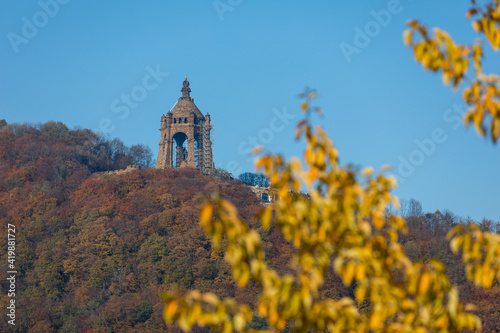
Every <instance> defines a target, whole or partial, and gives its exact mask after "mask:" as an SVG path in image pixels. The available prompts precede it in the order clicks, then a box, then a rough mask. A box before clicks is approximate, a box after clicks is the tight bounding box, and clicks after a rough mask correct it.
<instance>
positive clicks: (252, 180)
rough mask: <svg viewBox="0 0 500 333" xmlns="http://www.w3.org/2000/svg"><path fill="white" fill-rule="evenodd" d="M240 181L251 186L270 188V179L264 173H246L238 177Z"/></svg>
mask: <svg viewBox="0 0 500 333" xmlns="http://www.w3.org/2000/svg"><path fill="white" fill-rule="evenodd" d="M238 178H239V180H241V181H242V182H244V183H245V184H247V185H250V186H260V187H268V186H269V179H267V178H266V176H264V175H263V174H262V173H254V172H244V173H242V174H241V175H239V176H238Z"/></svg>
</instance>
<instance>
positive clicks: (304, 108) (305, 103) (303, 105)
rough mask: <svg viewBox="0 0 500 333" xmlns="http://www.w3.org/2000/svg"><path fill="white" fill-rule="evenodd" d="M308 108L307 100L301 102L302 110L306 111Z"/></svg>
mask: <svg viewBox="0 0 500 333" xmlns="http://www.w3.org/2000/svg"><path fill="white" fill-rule="evenodd" d="M308 108H309V104H308V103H307V102H304V103H302V108H301V109H302V111H306V110H307V109H308Z"/></svg>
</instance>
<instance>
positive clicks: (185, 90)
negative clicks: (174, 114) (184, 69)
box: [181, 76, 191, 99]
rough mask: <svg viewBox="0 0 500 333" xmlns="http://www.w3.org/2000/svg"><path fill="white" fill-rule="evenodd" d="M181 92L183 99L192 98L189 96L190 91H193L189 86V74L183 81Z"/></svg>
mask: <svg viewBox="0 0 500 333" xmlns="http://www.w3.org/2000/svg"><path fill="white" fill-rule="evenodd" d="M181 92H182V99H184V98H186V99H191V97H190V96H189V93H190V92H191V88H189V81H188V77H187V76H186V78H185V79H184V82H182V89H181Z"/></svg>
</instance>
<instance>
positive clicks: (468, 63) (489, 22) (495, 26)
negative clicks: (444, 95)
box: [404, 0, 500, 143]
mask: <svg viewBox="0 0 500 333" xmlns="http://www.w3.org/2000/svg"><path fill="white" fill-rule="evenodd" d="M471 4H472V7H471V9H470V10H468V11H467V13H466V16H467V18H468V19H471V20H472V28H473V29H474V30H475V31H476V32H477V33H478V34H479V37H480V38H478V39H477V40H476V41H475V42H474V43H471V44H469V45H465V44H458V43H456V42H455V41H454V40H453V38H452V37H451V36H450V35H449V34H448V33H447V32H446V31H443V30H441V29H439V28H434V29H433V33H431V32H429V30H428V28H427V27H426V26H425V25H423V24H421V23H420V22H419V21H417V20H413V21H410V22H408V26H409V27H410V29H408V30H406V31H405V33H404V41H405V44H406V45H408V46H410V47H411V48H412V49H413V53H414V55H415V59H416V60H417V61H418V62H419V63H421V64H422V66H423V67H424V68H425V69H426V70H432V71H433V72H438V73H442V78H443V82H444V84H445V85H448V84H451V85H452V87H453V89H458V88H459V87H460V86H461V85H462V83H465V84H466V86H465V88H464V89H463V99H464V101H465V103H466V104H467V105H469V106H470V108H469V110H468V112H467V113H466V114H465V116H464V124H465V125H469V124H473V125H474V128H475V129H476V131H477V132H478V133H479V135H481V136H485V135H489V136H490V138H491V140H492V141H493V142H495V143H496V142H497V140H498V137H499V135H500V77H499V76H498V74H495V73H484V72H483V61H484V54H485V50H484V46H483V45H484V44H489V46H490V47H491V48H492V49H493V50H494V51H495V52H496V51H498V48H499V47H500V0H486V1H481V0H479V1H477V0H471Z"/></svg>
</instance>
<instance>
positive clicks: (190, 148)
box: [187, 137, 196, 168]
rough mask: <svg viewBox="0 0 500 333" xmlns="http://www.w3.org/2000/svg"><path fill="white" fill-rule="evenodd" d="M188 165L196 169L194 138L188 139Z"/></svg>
mask: <svg viewBox="0 0 500 333" xmlns="http://www.w3.org/2000/svg"><path fill="white" fill-rule="evenodd" d="M187 165H188V166H189V167H193V168H196V163H194V138H193V137H190V138H188V160H187Z"/></svg>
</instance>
